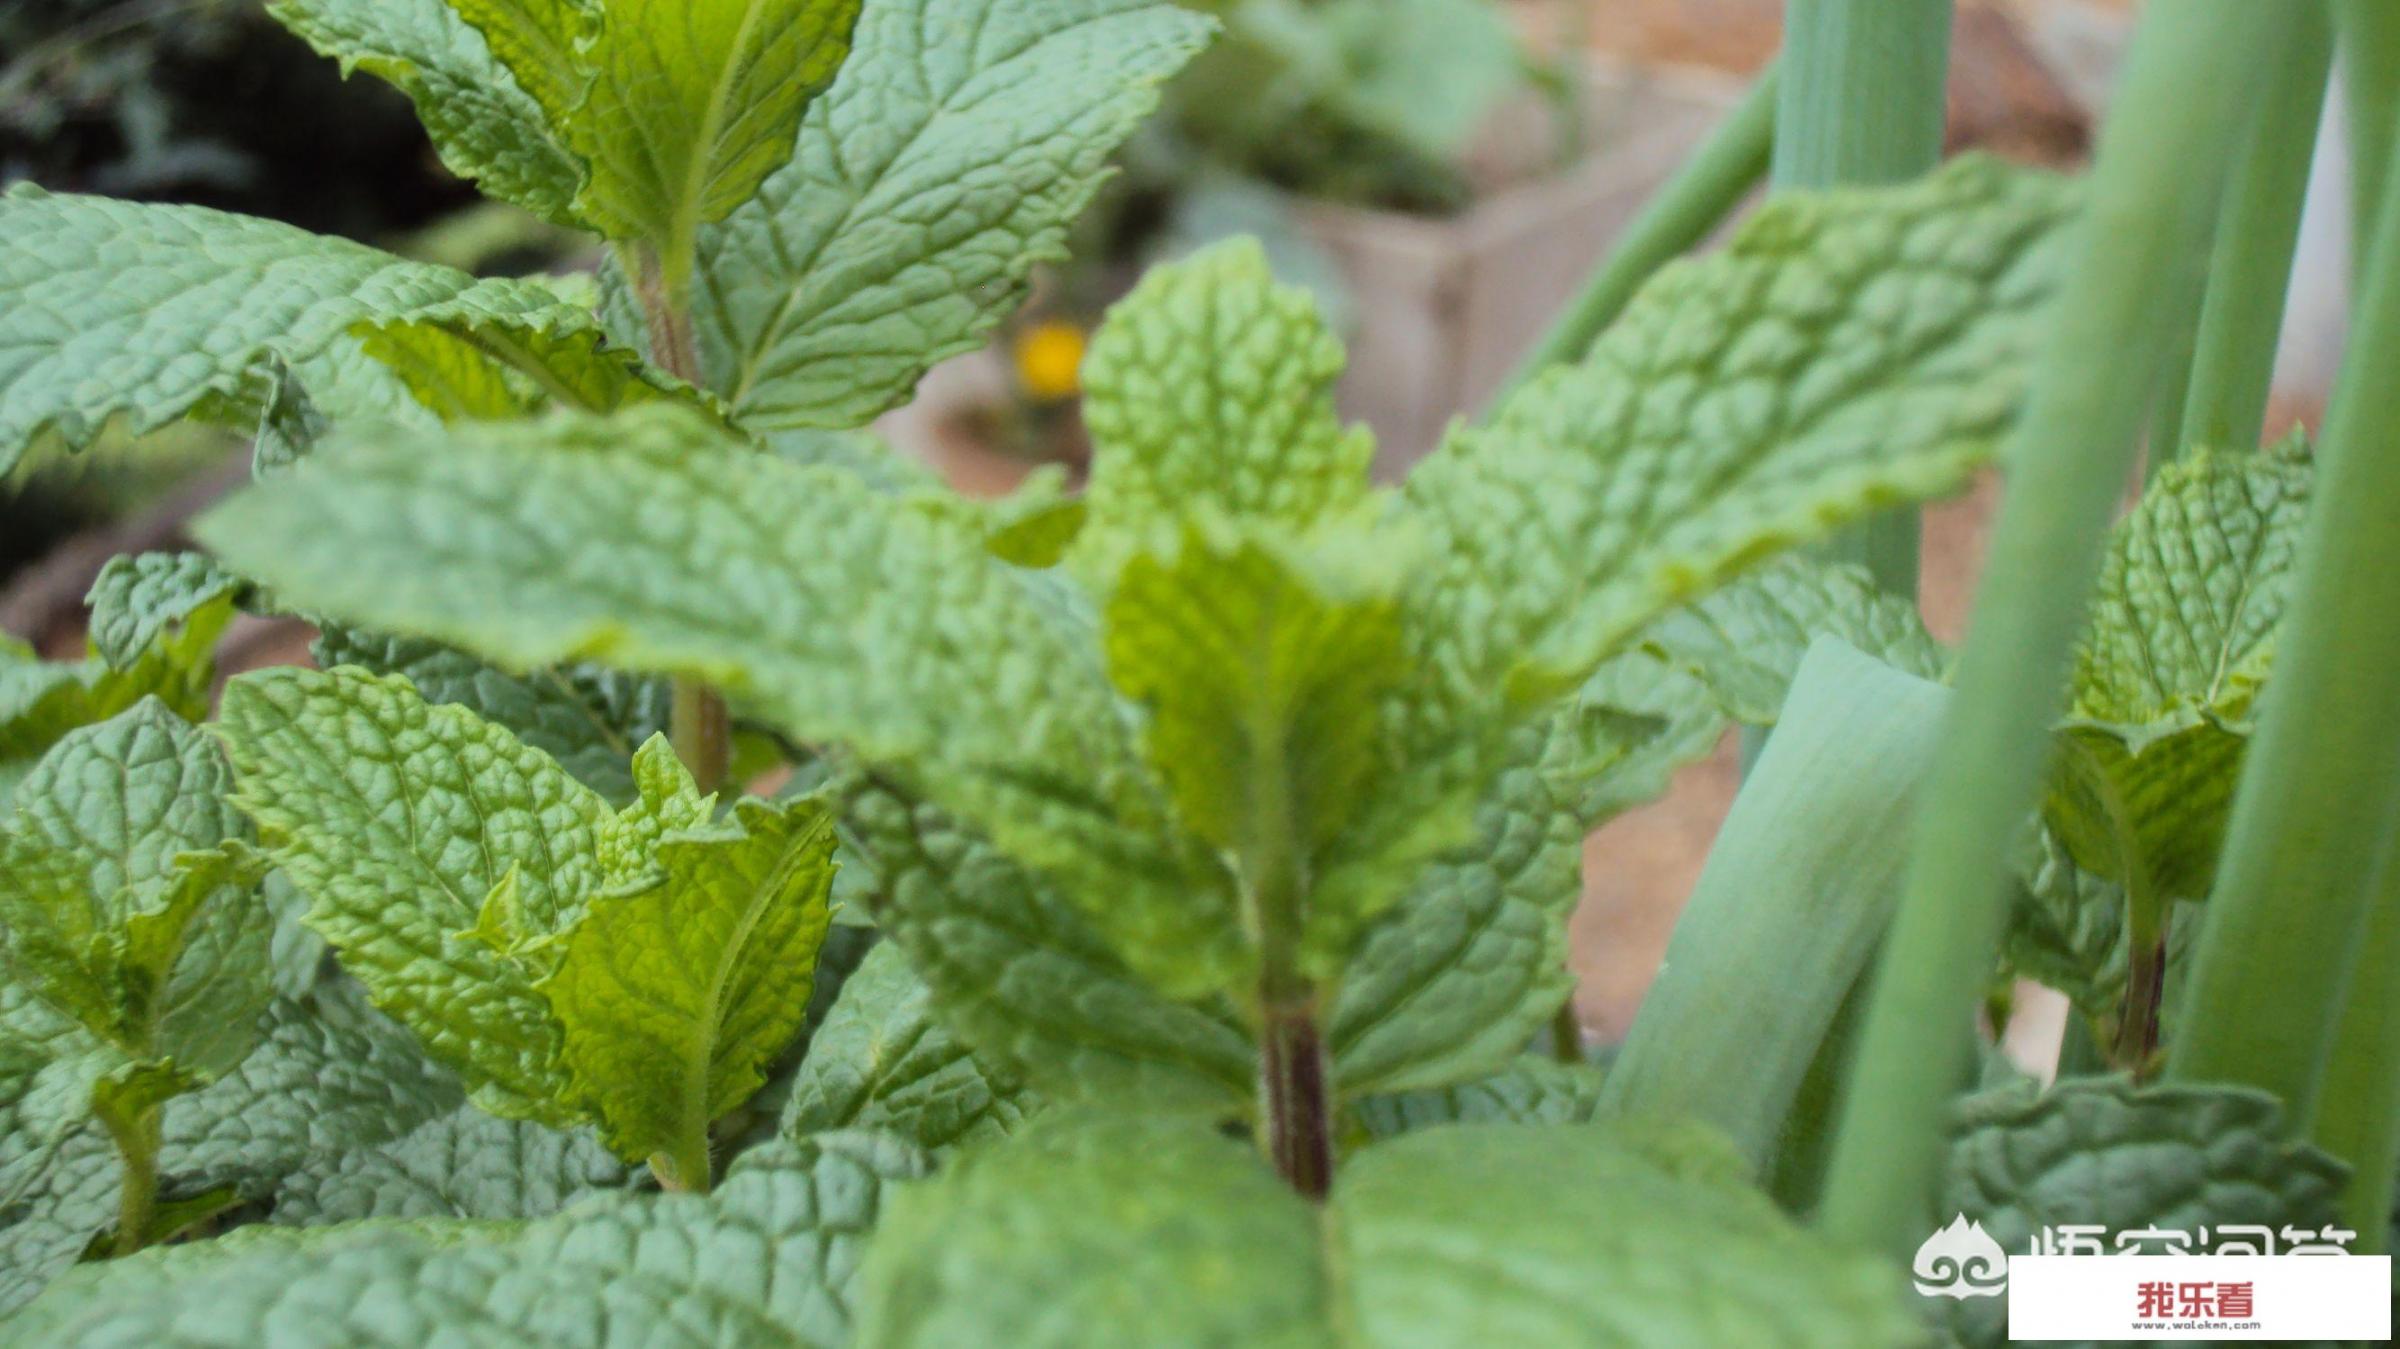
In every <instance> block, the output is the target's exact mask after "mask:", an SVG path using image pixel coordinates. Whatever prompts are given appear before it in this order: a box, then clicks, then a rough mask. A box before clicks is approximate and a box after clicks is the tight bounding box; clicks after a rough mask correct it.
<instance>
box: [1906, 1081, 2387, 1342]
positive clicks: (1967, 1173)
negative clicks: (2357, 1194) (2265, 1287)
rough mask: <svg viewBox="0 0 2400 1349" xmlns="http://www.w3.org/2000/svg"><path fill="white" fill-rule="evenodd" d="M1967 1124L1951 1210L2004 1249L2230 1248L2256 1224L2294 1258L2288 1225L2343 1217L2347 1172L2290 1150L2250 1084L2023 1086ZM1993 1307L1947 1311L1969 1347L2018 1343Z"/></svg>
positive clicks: (2285, 1133)
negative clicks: (2211, 1238)
mask: <svg viewBox="0 0 2400 1349" xmlns="http://www.w3.org/2000/svg"><path fill="white" fill-rule="evenodd" d="M1955 1127H1956V1131H1957V1133H1956V1141H1955V1142H1954V1143H1953V1144H1952V1146H1951V1153H1950V1164H1949V1170H1948V1175H1947V1178H1946V1180H1945V1182H1944V1188H1943V1192H1942V1199H1941V1205H1940V1211H1941V1214H1942V1215H1943V1216H1944V1217H1945V1218H1946V1217H1947V1216H1948V1215H1950V1214H1953V1213H1963V1214H1965V1215H1966V1216H1967V1217H1968V1218H1970V1219H1973V1220H1974V1221H1976V1222H1979V1223H1981V1224H1983V1230H1984V1231H1985V1232H1987V1233H1989V1234H1990V1235H1991V1237H1992V1239H1993V1240H1995V1241H1997V1242H1999V1243H2000V1245H2001V1247H2002V1249H2004V1250H2010V1251H2022V1250H2025V1249H2027V1248H2028V1247H2029V1246H2030V1244H2031V1243H2032V1240H2033V1238H2034V1237H2035V1235H2036V1234H2037V1233H2039V1232H2040V1230H2041V1229H2043V1228H2045V1227H2063V1226H2067V1225H2069V1224H2097V1225H2098V1226H2099V1227H2101V1228H2102V1229H2104V1230H2105V1231H2107V1232H2109V1233H2112V1234H2114V1233H2122V1232H2131V1231H2138V1230H2141V1229H2145V1228H2157V1229H2162V1230H2164V1231H2168V1232H2186V1231H2190V1230H2193V1229H2196V1228H2203V1227H2205V1228H2208V1229H2209V1230H2210V1231H2211V1232H2213V1233H2214V1234H2215V1238H2216V1240H2218V1241H2223V1240H2225V1239H2227V1238H2230V1237H2233V1236H2235V1235H2237V1234H2236V1233H2234V1232H2232V1231H2230V1230H2228V1225H2234V1226H2241V1225H2249V1226H2256V1227H2263V1228H2266V1229H2269V1230H2270V1231H2271V1232H2272V1233H2273V1236H2272V1237H2271V1238H2270V1239H2271V1240H2273V1241H2275V1243H2276V1247H2275V1248H2276V1249H2277V1250H2281V1249H2282V1247H2283V1244H2284V1240H2285V1239H2284V1238H2283V1237H2282V1235H2281V1233H2282V1229H2283V1228H2284V1227H2285V1226H2286V1225H2291V1226H2297V1227H2303V1228H2307V1229H2309V1230H2311V1231H2315V1230H2317V1229H2320V1228H2323V1227H2326V1226H2328V1225H2333V1224H2336V1223H2337V1222H2338V1218H2339V1199H2340V1195H2341V1189H2342V1183H2343V1180H2344V1178H2345V1176H2346V1168H2345V1167H2343V1165H2342V1164H2341V1163H2340V1162H2338V1161H2336V1160H2335V1159H2333V1158H2332V1157H2330V1156H2328V1155H2326V1154H2325V1153H2323V1152H2320V1151H2318V1150H2317V1149H2316V1148H2313V1147H2311V1146H2309V1145H2307V1144H2305V1143H2299V1142H2294V1141H2291V1139H2290V1137H2289V1129H2288V1127H2287V1125H2286V1124H2285V1122H2284V1119H2283V1113H2282V1110H2281V1108H2280V1107H2279V1106H2278V1105H2277V1103H2276V1101H2275V1099H2274V1097H2273V1096H2271V1095H2270V1094H2268V1093H2266V1092H2263V1091H2257V1090H2254V1089H2251V1088H2248V1087H2235V1086H2221V1085H2203V1084H2185V1083H2160V1084H2152V1085H2149V1086H2135V1085H2133V1084H2132V1083H2131V1082H2130V1081H2128V1080H2126V1079H2124V1078H2121V1077H2107V1078H2079V1079H2072V1080H2069V1081H2064V1082H2061V1083H2059V1084H2058V1085H2057V1086H2056V1087H2055V1088H2053V1089H2052V1090H2050V1091H2049V1092H2047V1093H2044V1094H2039V1095H2036V1094H2035V1093H2032V1092H2030V1091H2027V1090H2024V1089H2023V1088H2021V1087H2015V1086H2011V1087H2005V1088H2001V1089H1999V1090H1996V1091H1992V1092H1986V1093H1983V1094H1981V1095H1978V1096H1973V1097H1969V1098H1967V1099H1966V1100H1965V1101H1964V1102H1962V1103H1961V1104H1960V1105H1959V1107H1958V1118H1957V1123H1956V1126H1955ZM2255 1236H2256V1234H2253V1237H2254V1238H2255ZM2262 1249H2264V1248H2262ZM2114 1253H2116V1252H2115V1251H2113V1250H2112V1251H2111V1254H2114ZM2145 1253H2147V1254H2153V1255H2164V1254H2170V1253H2172V1252H2171V1250H2170V1248H2166V1247H2157V1246H2154V1247H2151V1248H2149V1249H2148V1250H2147V1251H2146V1252H2145ZM1993 1301H1994V1300H1993V1299H1987V1298H1967V1299H1963V1300H1959V1301H1958V1302H1957V1303H1956V1304H1955V1306H1953V1307H1947V1308H1945V1310H1946V1311H1949V1312H1950V1327H1951V1330H1952V1331H1953V1332H1954V1333H1955V1334H1957V1335H1958V1337H1959V1339H1960V1340H1961V1342H1962V1343H1965V1344H1968V1345H1973V1346H1982V1345H1997V1344H2001V1343H2005V1342H2006V1339H2007V1328H2006V1325H2005V1324H2004V1322H2005V1319H2006V1318H2005V1315H2004V1313H2005V1308H2003V1307H2000V1306H1997V1305H1989V1304H1991V1303H1992V1302H1993Z"/></svg>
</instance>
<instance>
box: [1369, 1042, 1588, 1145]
mask: <svg viewBox="0 0 2400 1349" xmlns="http://www.w3.org/2000/svg"><path fill="white" fill-rule="evenodd" d="M1602 1080H1603V1075H1602V1073H1601V1071H1600V1069H1598V1068H1596V1067H1593V1066H1592V1065H1590V1064H1584V1063H1561V1062H1559V1061H1558V1060H1556V1059H1549V1058H1542V1057H1540V1056H1538V1055H1533V1054H1528V1055H1526V1056H1524V1057H1523V1058H1520V1059H1518V1060H1517V1061H1516V1062H1515V1063H1512V1064H1510V1065H1509V1066H1508V1067H1506V1068H1503V1069H1501V1070H1500V1071H1499V1072H1497V1073H1494V1074H1492V1075H1491V1076H1490V1077H1483V1078H1477V1079H1475V1080H1474V1081H1472V1082H1461V1083H1459V1084H1458V1085H1456V1086H1452V1087H1436V1088H1430V1089H1427V1090H1424V1091H1404V1092H1395V1093H1393V1094H1391V1095H1389V1096H1369V1097H1367V1098H1366V1099H1364V1100H1362V1101H1360V1102H1359V1103H1358V1106H1357V1110H1358V1122H1359V1123H1360V1124H1361V1125H1362V1126H1364V1127H1365V1128H1366V1130H1367V1132H1368V1133H1370V1134H1372V1135H1374V1136H1375V1137H1377V1138H1391V1137H1395V1136H1397V1135H1400V1134H1404V1133H1407V1132H1409V1131H1410V1130H1413V1129H1430V1128H1433V1127H1435V1126H1436V1125H1443V1124H1589V1123H1591V1122H1592V1120H1593V1119H1595V1118H1597V1117H1598V1115H1599V1107H1600V1083H1601V1081H1602Z"/></svg>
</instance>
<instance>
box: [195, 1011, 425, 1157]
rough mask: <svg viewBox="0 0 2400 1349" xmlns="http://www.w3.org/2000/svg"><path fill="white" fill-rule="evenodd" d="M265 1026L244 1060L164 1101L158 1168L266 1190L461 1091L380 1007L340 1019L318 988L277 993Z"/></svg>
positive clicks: (403, 1129)
mask: <svg viewBox="0 0 2400 1349" xmlns="http://www.w3.org/2000/svg"><path fill="white" fill-rule="evenodd" d="M346 1022H347V1024H346ZM258 1024H259V1029H260V1033H261V1039H260V1042H259V1045H258V1048H257V1049H255V1050H253V1051H252V1052H251V1053H250V1055H249V1056H248V1057H247V1058H244V1059H243V1060H242V1062H241V1064H240V1065H239V1066H238V1067H236V1068H235V1069H234V1070H233V1071H232V1072H230V1073H228V1074H226V1075H225V1076H224V1077H222V1078H219V1079H218V1080H217V1081H216V1082H214V1083H211V1084H210V1085H209V1086H207V1087H205V1088H203V1089H201V1090H200V1091H198V1092H195V1093H193V1094H192V1095H189V1096H184V1097H179V1098H178V1099H176V1100H174V1101H171V1102H169V1103H168V1104H167V1110H166V1118H165V1122H164V1138H165V1141H164V1143H163V1145H162V1146H161V1149H160V1153H159V1166H160V1170H161V1171H162V1173H164V1174H166V1175H170V1176H174V1177H178V1178H180V1181H181V1183H182V1185H183V1186H184V1187H185V1188H188V1189H211V1188H214V1187H217V1186H220V1185H231V1186H234V1187H235V1188H236V1189H237V1190H239V1191H240V1192H241V1193H242V1194H243V1195H245V1196H248V1197H251V1198H264V1197H269V1196H272V1195H275V1194H277V1193H280V1192H281V1190H282V1188H283V1186H284V1185H285V1184H286V1183H288V1182H289V1181H290V1180H291V1179H292V1178H294V1177H296V1176H300V1175H302V1174H304V1173H307V1172H309V1171H310V1170H312V1169H313V1168H315V1167H318V1166H322V1165H326V1164H329V1162H330V1161H331V1160H332V1159H336V1158H340V1157H343V1156H346V1155H348V1154H350V1153H352V1152H354V1151H357V1150H360V1149H370V1148H374V1147H376V1146H378V1145H381V1144H384V1143H387V1142H389V1141H390V1140H392V1139H395V1138H399V1137H401V1136H402V1135H404V1134H406V1133H408V1132H409V1131H410V1130H411V1129H414V1128H416V1127H418V1126H419V1125H421V1124H423V1123H425V1122H426V1121H428V1120H431V1119H435V1118H438V1117H440V1116H442V1115H445V1114H448V1113H450V1112H453V1111H456V1110H457V1109H459V1108H460V1106H461V1103H462V1101H463V1099H464V1096H463V1093H462V1092H461V1090H460V1088H459V1084H458V1082H457V1080H456V1079H455V1078H453V1077H451V1076H450V1075H449V1074H448V1073H447V1072H445V1071H444V1070H442V1069H441V1068H440V1067H438V1066H436V1065H435V1064H433V1063H431V1062H429V1061H428V1060H427V1059H426V1058H425V1056H424V1054H423V1053H422V1052H421V1051H420V1050H419V1049H418V1047H417V1043H416V1041H415V1040H414V1039H412V1038H411V1037H410V1036H409V1034H408V1033H407V1032H406V1031H405V1030H402V1029H401V1028H400V1027H399V1026H397V1025H395V1024H393V1023H392V1022H390V1021H388V1020H386V1019H384V1018H383V1017H380V1016H376V1015H374V1014H372V1013H369V1014H367V1015H364V1016H359V1017H354V1018H344V1017H343V1016H341V1015H340V1014H339V1013H338V1012H337V1011H336V1009H334V1008H332V1007H330V1006H328V1004H327V1003H326V1002H325V1001H324V1000H323V999H319V998H304V999H277V1000H276V1001H275V1002H273V1003H271V1004H269V1006H268V1008H267V1011H266V1013H265V1014H264V1015H263V1016H262V1017H260V1019H259V1023H258Z"/></svg>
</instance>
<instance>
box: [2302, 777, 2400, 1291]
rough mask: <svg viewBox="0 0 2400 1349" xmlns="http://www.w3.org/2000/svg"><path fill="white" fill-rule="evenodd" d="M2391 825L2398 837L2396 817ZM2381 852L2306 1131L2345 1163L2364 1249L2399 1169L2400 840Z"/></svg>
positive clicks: (2347, 1200)
mask: <svg viewBox="0 0 2400 1349" xmlns="http://www.w3.org/2000/svg"><path fill="white" fill-rule="evenodd" d="M2392 830H2393V832H2394V834H2395V835H2400V820H2394V821H2392ZM2384 854H2385V855H2384V859H2383V876H2382V880H2381V881H2380V883H2379V884H2378V886H2377V888H2376V891H2375V898H2374V901H2373V902H2374V909H2373V911H2372V913H2371V914H2370V915H2369V917H2368V919H2367V932H2366V939H2365V940H2364V941H2362V942H2360V943H2359V946H2358V962H2357V966H2356V968H2355V969H2353V970H2352V972H2351V975H2350V1001H2349V1004H2348V1005H2347V1006H2345V1007H2344V1008H2343V1009H2342V1021H2341V1028H2340V1029H2339V1030H2338V1031H2336V1032H2335V1034H2334V1041H2333V1054H2332V1057H2331V1058H2330V1059H2329V1060H2328V1061H2327V1063H2326V1065H2325V1090H2324V1092H2323V1093H2322V1094H2321V1095H2320V1097H2319V1099H2318V1102H2317V1119H2316V1128H2315V1131H2314V1133H2313V1134H2312V1139H2313V1141H2314V1142H2315V1143H2316V1145H2317V1146H2318V1147H2321V1148H2323V1149H2325V1150H2326V1151H2327V1152H2330V1153H2332V1154H2333V1155H2334V1156H2336V1157H2339V1158H2341V1159H2342V1160H2343V1161H2346V1162H2348V1163H2350V1181H2349V1184H2348V1187H2347V1188H2346V1189H2344V1191H2343V1193H2342V1216H2343V1217H2344V1218H2345V1219H2347V1220H2348V1226H2349V1227H2350V1228H2351V1229H2352V1230H2354V1231H2356V1232H2357V1233H2358V1236H2359V1245H2358V1249H2359V1251H2360V1253H2361V1254H2364V1255H2377V1254H2382V1253H2384V1249H2385V1247H2386V1246H2388V1245H2389V1244H2390V1236H2391V1229H2390V1221H2391V1214H2392V1201H2393V1182H2394V1178H2395V1176H2394V1173H2395V1172H2396V1171H2400V846H2388V845H2387V846H2386V848H2385V849H2384Z"/></svg>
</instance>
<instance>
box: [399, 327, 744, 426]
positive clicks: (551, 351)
mask: <svg viewBox="0 0 2400 1349" xmlns="http://www.w3.org/2000/svg"><path fill="white" fill-rule="evenodd" d="M352 335H353V336H354V337H356V338H357V340H358V342H359V345H360V347H361V349H362V350H363V351H364V352H365V354H366V355H367V356H368V357H369V358H371V359H372V360H374V361H376V362H377V363H379V364H380V365H382V366H383V367H385V368H386V369H388V370H389V371H390V372H391V373H392V375H393V376H394V377H395V378H396V379H397V380H398V381H399V382H400V384H401V385H402V386H404V387H405V388H406V389H407V390H408V393H409V395H410V396H411V397H413V398H414V399H416V401H417V402H418V403H420V404H422V405H423V406H425V407H427V408H430V409H432V411H433V412H434V413H435V415H437V416H439V417H440V418H441V419H442V420H444V421H458V420H486V421H488V420H495V419H507V418H512V417H525V416H531V415H533V414H534V413H536V412H538V411H540V410H541V409H542V408H544V407H547V406H557V407H563V408H568V409H571V410H575V411H581V412H607V411H610V410H612V409H615V408H619V407H623V406H625V405H627V404H629V403H640V402H649V401H652V400H656V399H661V398H682V399H688V400H692V401H705V400H703V399H702V397H701V395H700V394H698V393H697V392H696V391H695V390H693V389H691V388H689V387H688V386H686V385H684V384H683V383H682V382H681V381H679V380H677V379H675V378H674V377H673V376H671V375H669V374H667V373H666V372H664V371H662V370H659V369H657V368H656V367H654V366H651V365H648V364H645V363H644V362H643V361H642V360H641V359H640V358H639V357H637V356H636V355H634V354H633V352H632V351H630V350H628V349H626V348H624V347H613V346H609V345H607V343H606V340H605V339H604V338H603V337H602V335H601V333H600V331H599V329H597V328H595V327H592V326H589V324H588V323H586V322H585V316H584V315H582V314H581V313H580V312H578V313H576V314H575V317H574V318H573V319H571V320H568V321H565V322H561V323H555V324H551V325H548V326H542V325H538V324H535V323H530V322H527V321H524V320H521V319H517V318H510V319H505V320H493V319H487V318H483V317H481V316H478V315H474V314H466V315H455V316H442V317H432V318H398V319H381V320H372V321H369V322H366V323H362V324H360V325H359V326H358V327H356V328H354V329H353V330H352Z"/></svg>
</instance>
